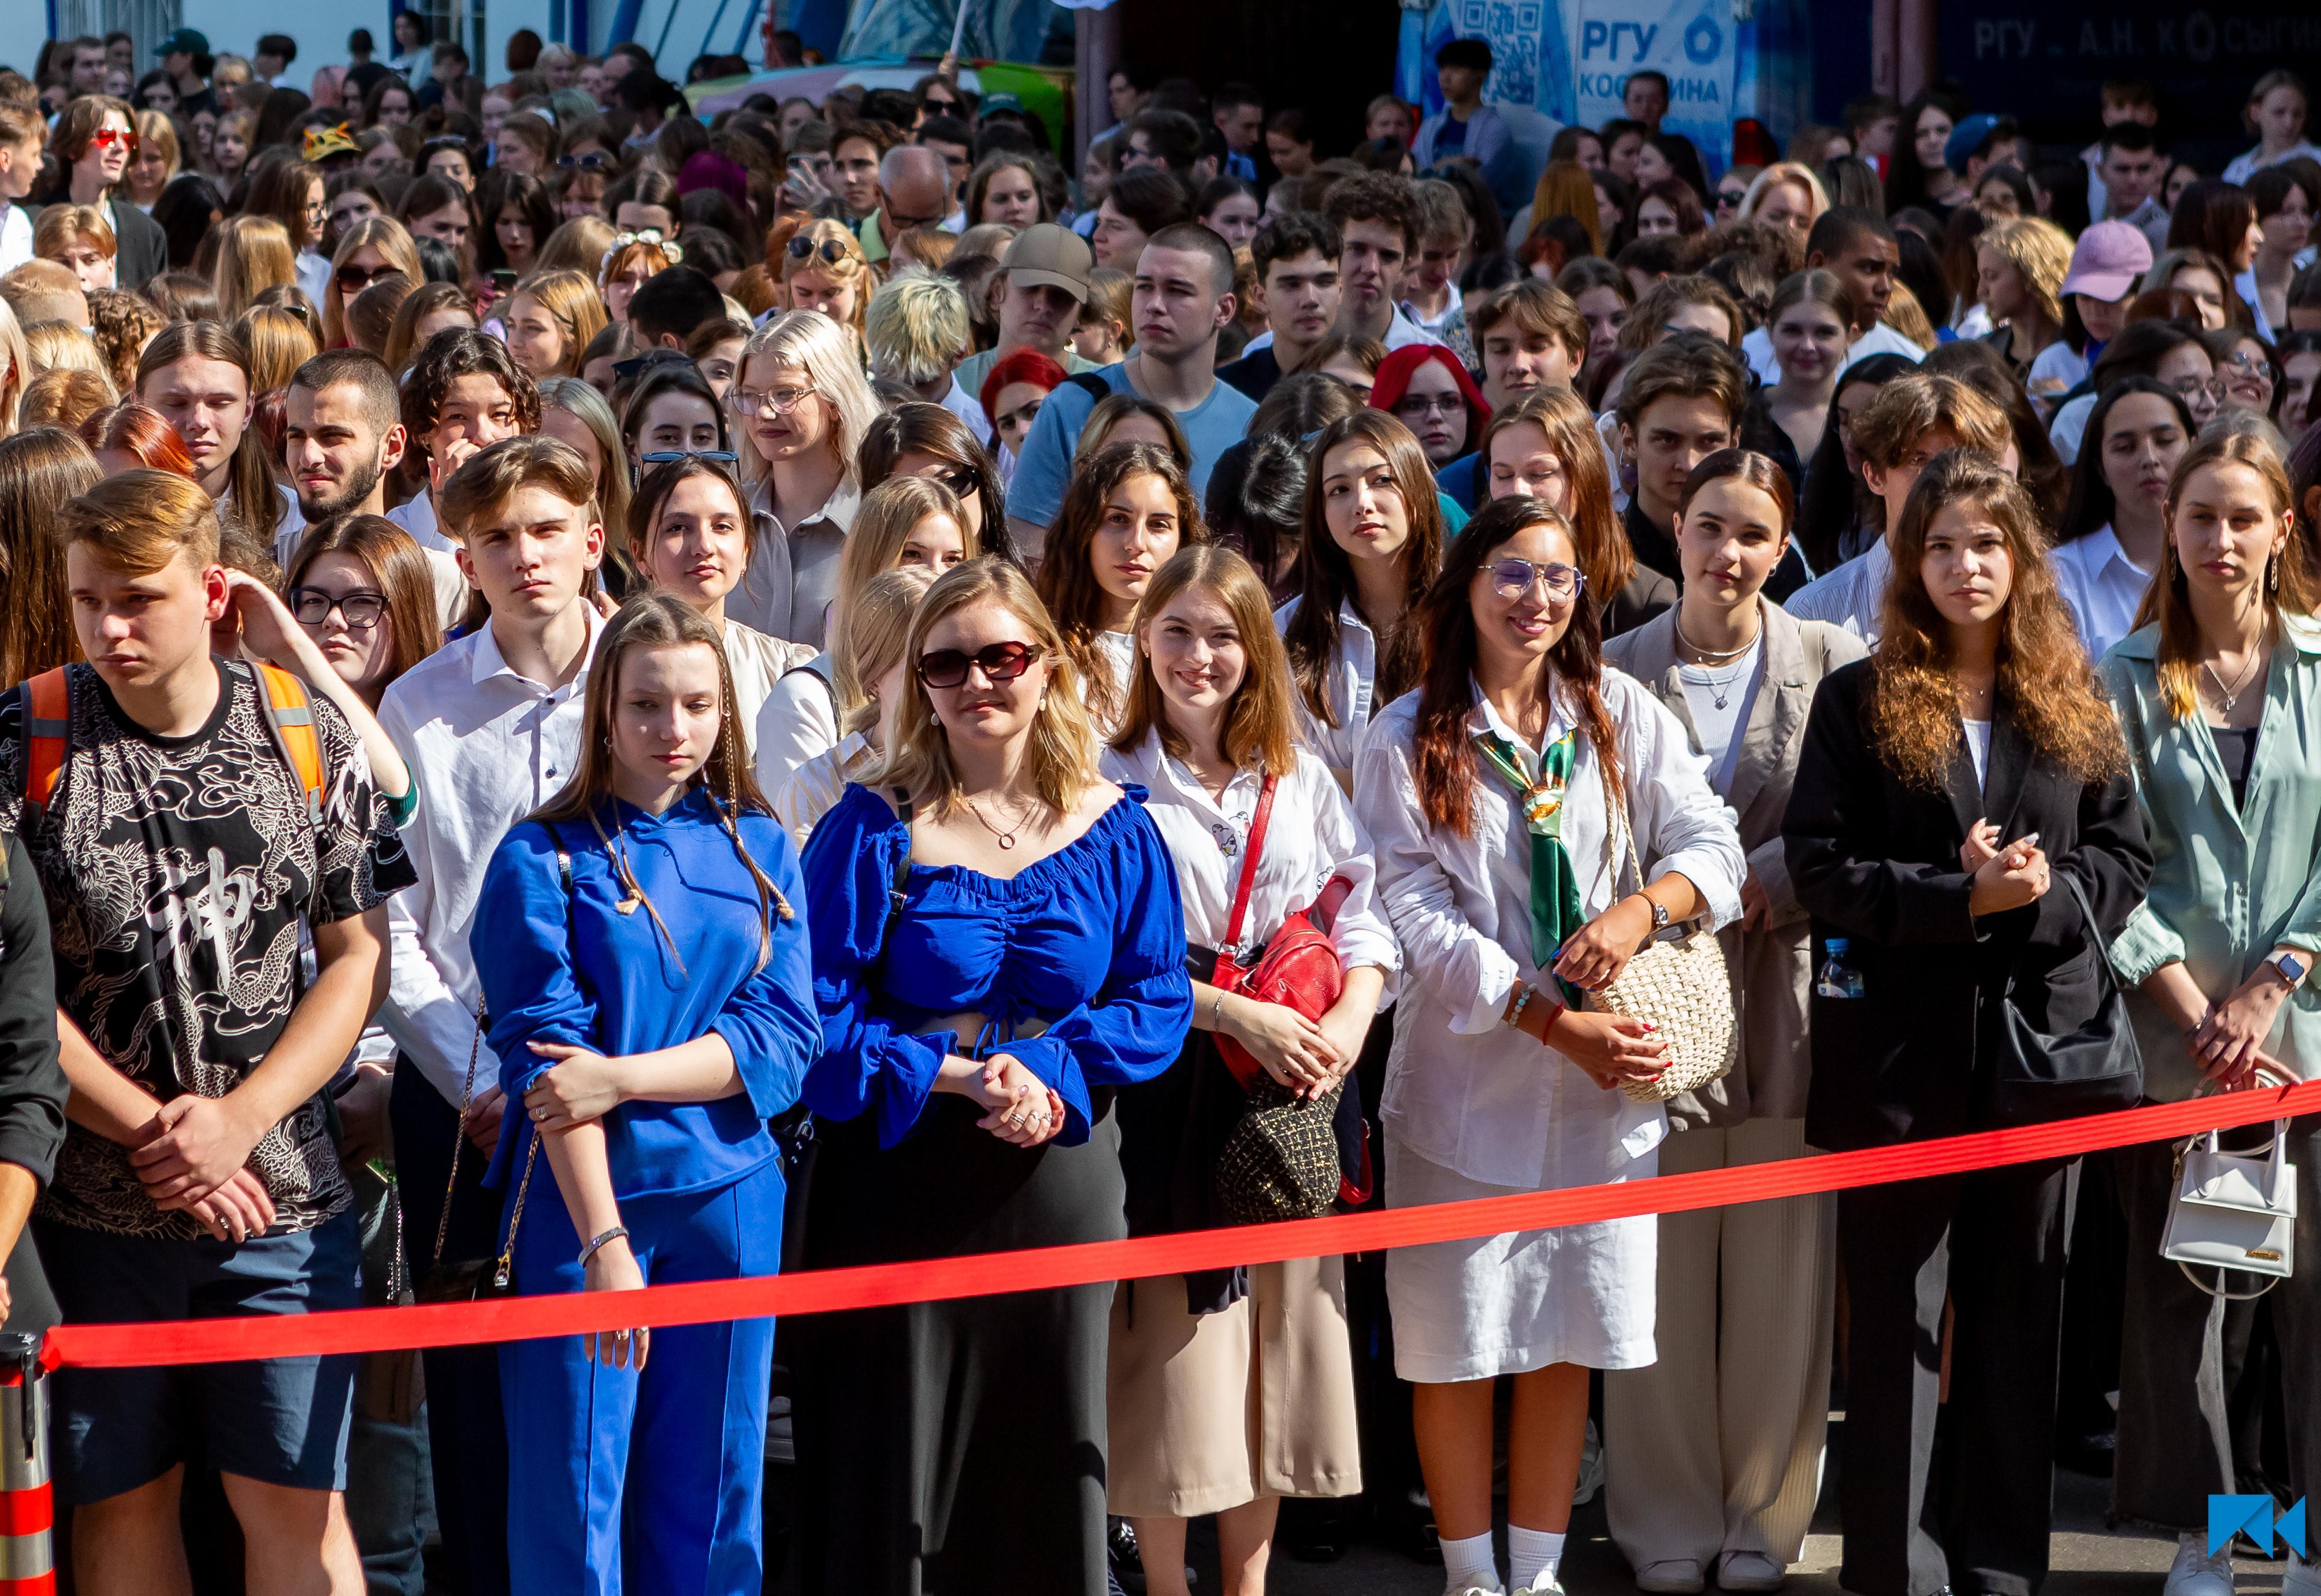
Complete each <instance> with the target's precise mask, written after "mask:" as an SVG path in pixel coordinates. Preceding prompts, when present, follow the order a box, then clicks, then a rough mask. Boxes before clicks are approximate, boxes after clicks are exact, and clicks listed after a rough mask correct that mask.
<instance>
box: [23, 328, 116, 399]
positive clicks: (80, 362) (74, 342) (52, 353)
mask: <svg viewBox="0 0 2321 1596" xmlns="http://www.w3.org/2000/svg"><path fill="white" fill-rule="evenodd" d="M24 353H25V355H26V357H27V359H28V360H30V362H31V366H32V374H33V375H34V376H35V377H37V376H40V375H41V374H42V373H44V372H49V371H86V372H87V373H89V375H91V376H92V377H102V378H105V382H106V384H107V385H108V386H110V385H111V383H112V381H113V369H112V368H111V367H110V366H108V365H106V364H105V356H104V354H103V353H102V352H101V351H99V350H98V349H97V347H96V339H94V338H92V337H90V336H89V335H88V334H87V333H84V332H82V331H81V330H80V329H79V328H78V327H76V326H74V325H73V324H71V323H70V322H34V323H33V324H32V325H31V326H29V327H27V328H25V329H24ZM115 397H118V396H117V395H116V396H115ZM107 402H108V403H110V401H107Z"/></svg>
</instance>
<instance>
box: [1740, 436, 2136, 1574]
mask: <svg viewBox="0 0 2321 1596" xmlns="http://www.w3.org/2000/svg"><path fill="white" fill-rule="evenodd" d="M2044 545H2045V540H2044V537H2043V533H2042V529H2041V527H2040V524H2039V521H2038V517H2037V515H2036V513H2035V512H2034V510H2033V508H2032V506H2031V503H2030V500H2029V499H2028V498H2027V497H2025V494H2024V492H2023V490H2022V489H2021V488H2019V487H2018V486H2017V485H2016V482H2015V481H2014V479H2012V478H2010V477H2008V476H2007V475H2006V474H2005V473H2004V472H2002V471H2000V470H1998V468H1997V467H1996V466H1994V465H1992V464H1990V463H1989V461H1986V460H1983V459H1981V458H1980V457H1977V456H1974V455H1971V454H1968V453H1966V452H1964V451H1951V452H1948V453H1945V454H1943V455H1939V456H1937V457H1936V458H1935V460H1934V461H1933V462H1932V463H1931V464H1930V465H1928V466H1927V468H1926V470H1925V474H1924V475H1922V476H1921V477H1920V478H1919V479H1918V482H1917V485H1916V488H1913V489H1912V490H1911V494H1910V497H1909V499H1908V501H1907V504H1906V505H1905V506H1904V507H1903V511H1902V515H1901V521H1900V525H1899V528H1898V532H1897V534H1896V542H1895V549H1894V565H1895V571H1896V577H1895V580H1894V583H1893V586H1892V588H1891V589H1890V591H1889V595H1888V597H1887V600H1886V610H1885V616H1884V623H1883V631H1882V632H1881V634H1880V635H1881V642H1880V648H1879V651H1878V652H1877V653H1875V654H1873V655H1872V656H1871V657H1870V659H1868V660H1865V661H1861V662H1860V663H1858V664H1854V665H1850V666H1847V667H1845V668H1844V669H1843V670H1839V671H1837V672H1835V673H1834V674H1833V675H1832V676H1830V677H1829V678H1828V679H1826V680H1825V682H1824V683H1823V684H1822V688H1821V691H1820V693H1819V695H1818V696H1817V697H1816V699H1815V702H1814V707H1813V713H1812V716H1811V718H1810V720H1809V722H1808V724H1807V731H1806V744H1805V748H1804V752H1803V753H1802V755H1801V757H1800V759H1799V762H1798V774H1797V782H1796V786H1795V789H1794V793H1793V796H1792V798H1791V799H1790V802H1789V813H1788V816H1787V818H1786V821H1785V823H1784V825H1783V827H1782V831H1783V836H1784V840H1785V842H1786V844H1787V851H1788V854H1789V874H1790V876H1791V877H1792V879H1793V880H1794V883H1795V887H1796V890H1797V896H1798V902H1800V903H1801V904H1803V905H1804V906H1805V907H1807V910H1809V911H1810V912H1811V914H1812V915H1813V918H1814V940H1815V943H1816V948H1815V957H1816V978H1815V983H1814V987H1815V990H1814V997H1813V1000H1812V1027H1813V1062H1814V1072H1813V1085H1812V1090H1811V1093H1810V1096H1809V1098H1808V1100H1807V1113H1806V1136H1807V1140H1808V1141H1809V1142H1810V1143H1812V1144H1813V1145H1816V1146H1818V1147H1826V1148H1830V1149H1833V1150H1843V1149H1848V1148H1856V1147H1875V1146H1889V1145H1894V1144H1897V1143H1902V1142H1911V1141H1918V1140H1924V1139H1926V1138H1929V1137H1934V1136H1946V1135H1956V1134H1958V1133H1961V1132H1963V1131H1968V1130H1973V1129H1978V1128H1982V1127H1985V1126H1989V1125H1991V1124H1993V1123H1997V1122H1998V1118H1999V1116H1998V1113H1997V1111H1996V1108H1995V1106H1994V1101H1993V1087H1994V1084H1995V1083H1996V1081H1997V1080H1998V1059H1999V1056H2000V1053H2001V1048H2000V1046H1999V1044H2000V1042H2001V1039H2002V1037H2003V1035H2004V1034H2005V1033H2004V1027H2005V1016H2006V1008H2005V1002H2006V1001H2007V1000H2011V1001H2012V1002H2013V1003H2014V1005H2015V1006H2016V1009H2017V1010H2018V1011H2019V1012H2020V1014H2021V1015H2022V1017H2023V1018H2024V1019H2025V1021H2026V1022H2028V1024H2029V1025H2030V1026H2031V1027H2032V1028H2034V1030H2036V1031H2039V1032H2041V1033H2043V1034H2047V1035H2060V1034H2063V1033H2068V1032H2071V1031H2073V1030H2075V1029H2078V1028H2079V1027H2080V1026H2083V1025H2085V1024H2086V1023H2087V1022H2088V1021H2089V1020H2090V1019H2091V1018H2093V1017H2095V1015H2096V1014H2097V1012H2098V1009H2099V1008H2100V1007H2101V1005H2102V1004H2103V1002H2104V1000H2105V999H2106V997H2107V992H2108V990H2109V989H2108V988H2107V987H2106V986H2105V985H2104V983H2103V980H2102V976H2101V972H2100V971H2099V970H2098V961H2099V960H2100V959H2101V958H2102V957H2103V950H2102V949H2101V948H2100V947H2098V946H2097V945H2096V944H2095V943H2094V941H2093V940H2092V939H2091V938H2090V936H2089V932H2088V928H2087V924H2086V917H2085V916H2084V915H2083V914H2082V912H2081V910H2080V904H2079V899H2078V897H2077V896H2076V895H2075V894H2074V893H2073V892H2072V891H2071V890H2070V888H2069V886H2067V882H2068V883H2070V884H2072V885H2076V886H2077V887H2078V888H2079V889H2080V891H2081V892H2083V893H2084V894H2085V895H2086V898H2087V899H2088V902H2089V905H2090V906H2091V907H2092V910H2093V913H2094V917H2095V919H2096V921H2097V923H2098V925H2099V926H2102V927H2103V933H2104V937H2105V940H2106V941H2108V940H2109V939H2110V938H2111V937H2112V936H2114V935H2117V933H2118V931H2119V928H2120V926H2122V925H2123V924H2125V921H2126V919H2127V916H2128V913H2129V911H2130V910H2131V909H2133V908H2134V907H2135V905H2136V904H2137V903H2138V902H2139V901H2140V900H2141V899H2142V898H2143V896H2144V883H2145V880H2147V879H2148V878H2149V876H2150V874H2151V871H2152V854H2151V851H2150V849H2149V848H2148V847H2147V846H2146V845H2145V844H2144V831H2143V825H2142V822H2141V820H2140V819H2139V817H2138V815H2137V812H2136V808H2135V798H2134V788H2133V787H2132V785H2131V784H2130V782H2129V780H2128V773H2127V755H2126V751H2125V745H2124V743H2122V741H2121V737H2120V734H2119V731H2118V728H2117V725H2116V722H2115V721H2114V719H2113V716H2112V714H2111V711H2110V709H2109V707H2108V706H2107V704H2106V702H2105V700H2104V698H2103V696H2102V693H2101V689H2100V688H2099V686H2098V681H2097V679H2096V676H2095V672H2094V670H2092V669H2091V668H2090V667H2089V663H2088V660H2087V656H2086V654H2085V652H2082V650H2081V649H2080V645H2079V641H2078V638H2077V636H2076V634H2074V633H2073V630H2072V626H2071V616H2070V613H2069V612H2068V610H2066V609H2065V607H2064V606H2063V602H2062V598H2061V597H2059V596H2058V594H2057V592H2056V588H2055V583H2054V579H2053V577H2052V575H2050V574H2049V572H2048V569H2047V565H2046V562H2045V560H2044V558H2043V548H2044ZM2073 1173H2074V1166H2073V1165H2072V1164H2071V1163H2068V1162H2066V1163H2031V1164H2016V1165H2010V1166H2007V1167H2005V1168H2001V1169H1993V1170H1989V1171H1986V1172H1978V1173H1974V1174H1968V1175H1959V1176H1945V1177H1941V1178H1936V1179H1929V1180H1922V1181H1908V1182H1904V1183H1900V1184H1894V1185H1883V1186H1871V1187H1865V1188H1862V1189H1861V1190H1854V1191H1847V1192H1841V1193H1840V1194H1839V1198H1838V1247H1839V1253H1840V1256H1841V1257H1842V1258H1843V1261H1844V1265H1845V1270H1846V1280H1847V1292H1848V1300H1849V1310H1850V1332H1851V1336H1850V1352H1849V1357H1848V1365H1847V1366H1848V1374H1847V1393H1846V1394H1847V1411H1846V1419H1847V1422H1846V1457H1845V1469H1844V1473H1843V1482H1842V1484H1841V1491H1842V1497H1843V1509H1844V1517H1845V1531H1846V1533H1845V1562H1844V1566H1843V1569H1842V1571H1841V1573H1840V1576H1839V1578H1840V1582H1841V1583H1843V1585H1844V1586H1845V1588H1846V1589H1847V1590H1849V1591H1858V1592H1861V1593H1862V1596H1934V1592H1936V1591H1943V1590H1944V1589H1945V1588H1946V1587H1949V1586H1951V1585H1952V1584H1956V1585H1957V1586H1958V1588H1960V1589H1961V1590H1962V1591H1963V1590H1968V1589H1974V1590H1980V1591H2007V1590H2013V1591H2035V1590H2036V1589H2037V1588H2038V1585H2039V1582H2040V1581H2041V1580H2042V1579H2043V1577H2044V1575H2045V1573H2046V1572H2047V1531H2048V1518H2049V1502H2050V1499H2051V1494H2052V1475H2053V1462H2052V1450H2053V1448H2052V1435H2053V1422H2054V1404H2055V1368H2056V1342H2057V1330H2058V1325H2059V1322H2060V1319H2061V1312H2062V1285H2063V1257H2064V1236H2065V1223H2064V1221H2065V1211H2066V1204H2067V1196H2068V1190H2069V1185H2070V1181H2071V1177H2072V1175H2073ZM1952 1259H1956V1260H1957V1261H1958V1263H1959V1264H1960V1267H1958V1268H1957V1269H1955V1270H1953V1269H1952V1267H1951V1263H1952ZM1946 1293H1947V1295H1948V1297H1949V1299H1950V1300H1951V1302H1952V1305H1953V1307H1954V1309H1955V1311H1956V1319H1955V1323H1954V1326H1953V1328H1952V1346H1951V1354H1950V1400H1949V1404H1948V1405H1949V1407H1950V1409H1951V1413H1950V1419H1949V1423H1950V1425H1951V1427H1952V1434H1951V1435H1950V1436H1949V1438H1948V1440H1947V1441H1946V1443H1945V1452H1946V1455H1947V1459H1948V1466H1947V1467H1946V1468H1945V1470H1944V1471H1943V1476H1942V1477H1941V1479H1940V1480H1939V1481H1937V1482H1933V1483H1932V1485H1931V1487H1930V1484H1929V1474H1930V1472H1931V1471H1930V1470H1929V1467H1928V1460H1929V1457H1930V1455H1931V1453H1932V1450H1933V1446H1934V1419H1935V1415H1936V1412H1937V1402H1938V1400H1939V1393H1940V1387H1941V1375H1942V1371H1941V1363H1942V1358H1941V1353H1940V1348H1941V1346H1942V1341H1943V1300H1944V1297H1945V1294H1946ZM1929 1489H1931V1490H1932V1491H1934V1510H1933V1511H1932V1512H1927V1511H1925V1509H1926V1508H1927V1505H1928V1504H1927V1502H1926V1500H1925V1499H1926V1496H1927V1493H1928V1491H1929ZM1926 1526H1934V1527H1936V1528H1934V1529H1933V1530H1930V1529H1929V1528H1925V1527H1926Z"/></svg>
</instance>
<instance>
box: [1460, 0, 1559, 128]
mask: <svg viewBox="0 0 2321 1596" xmlns="http://www.w3.org/2000/svg"><path fill="white" fill-rule="evenodd" d="M1545 16H1546V6H1545V5H1544V4H1543V0H1460V4H1459V9H1458V21H1457V23H1456V25H1455V26H1454V28H1453V30H1452V31H1453V32H1457V33H1459V34H1461V36H1467V37H1474V38H1479V39H1481V40H1483V41H1486V42H1487V43H1488V44H1489V45H1490V47H1491V80H1490V82H1489V84H1488V86H1487V87H1485V88H1484V90H1483V97H1484V98H1486V99H1488V100H1491V101H1493V102H1496V103H1497V104H1499V105H1532V104H1534V103H1535V102H1536V101H1537V99H1538V97H1539V46H1540V33H1541V29H1542V25H1543V22H1544V20H1545Z"/></svg>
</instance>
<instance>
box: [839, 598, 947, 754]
mask: <svg viewBox="0 0 2321 1596" xmlns="http://www.w3.org/2000/svg"><path fill="white" fill-rule="evenodd" d="M934 579H935V573H934V572H933V571H931V570H928V569H927V568H926V567H924V566H923V565H898V566H897V567H895V569H894V570H882V571H880V572H879V573H878V575H877V576H874V577H872V578H871V579H869V581H868V582H866V583H864V584H863V587H862V591H860V593H858V594H856V595H855V596H854V602H853V604H852V605H851V606H849V607H848V609H847V625H846V629H845V630H844V631H843V632H840V633H838V634H836V635H837V637H838V647H837V650H836V654H837V657H836V658H835V659H834V660H833V661H831V664H832V671H831V674H832V675H833V676H836V677H839V678H841V679H845V680H849V681H851V682H854V683H856V684H857V687H856V696H855V698H853V700H852V701H851V702H848V701H847V700H844V699H841V700H840V701H841V702H842V703H844V704H845V705H846V707H845V708H844V709H843V710H842V712H841V714H840V716H839V730H840V731H841V733H851V732H860V733H861V734H864V735H866V736H867V735H869V733H870V732H871V731H872V730H873V729H874V728H876V727H877V725H878V712H879V704H878V698H877V697H876V696H875V695H874V694H873V693H872V691H871V689H872V688H873V686H874V685H875V684H876V683H877V682H878V679H879V678H880V677H882V676H884V675H886V674H887V672H888V671H889V670H893V669H894V668H895V666H896V665H897V663H898V662H899V661H901V660H902V658H903V652H904V650H906V648H908V647H909V646H910V642H911V622H912V621H913V619H914V618H915V617H916V616H917V615H918V613H919V600H920V599H922V598H924V597H926V592H927V589H928V588H931V587H933V585H934Z"/></svg>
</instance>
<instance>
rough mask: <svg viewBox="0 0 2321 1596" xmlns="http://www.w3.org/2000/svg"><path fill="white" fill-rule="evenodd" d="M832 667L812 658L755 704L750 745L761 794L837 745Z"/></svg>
mask: <svg viewBox="0 0 2321 1596" xmlns="http://www.w3.org/2000/svg"><path fill="white" fill-rule="evenodd" d="M832 670H833V660H832V659H831V656H830V655H829V654H827V653H820V654H816V655H815V656H814V657H813V658H812V659H810V660H808V661H806V663H805V664H804V665H802V666H800V667H799V668H798V669H796V670H793V671H791V672H790V673H789V674H787V676H784V677H783V678H782V679H780V680H779V681H777V682H775V683H774V685H773V687H772V689H770V690H769V692H768V693H767V694H766V696H765V698H763V699H762V700H761V701H760V704H761V707H760V708H759V710H758V711H757V717H756V722H755V725H754V729H753V731H752V733H751V747H753V748H755V749H756V750H757V770H758V785H759V786H760V788H762V789H764V790H765V791H767V792H769V793H770V792H772V791H773V790H774V789H776V788H778V787H779V786H781V784H782V783H783V782H785V781H787V780H789V778H790V772H792V771H795V770H796V769H797V768H798V767H799V766H800V765H802V764H804V763H806V761H808V760H810V759H814V758H815V757H817V756H819V755H821V754H824V753H827V752H830V751H831V750H832V749H833V748H834V747H836V746H837V745H838V689H836V688H835V687H834V686H833V685H832V682H831V671H832ZM737 690H738V689H737Z"/></svg>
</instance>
